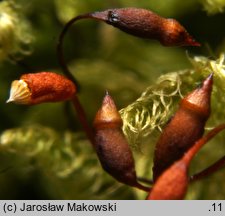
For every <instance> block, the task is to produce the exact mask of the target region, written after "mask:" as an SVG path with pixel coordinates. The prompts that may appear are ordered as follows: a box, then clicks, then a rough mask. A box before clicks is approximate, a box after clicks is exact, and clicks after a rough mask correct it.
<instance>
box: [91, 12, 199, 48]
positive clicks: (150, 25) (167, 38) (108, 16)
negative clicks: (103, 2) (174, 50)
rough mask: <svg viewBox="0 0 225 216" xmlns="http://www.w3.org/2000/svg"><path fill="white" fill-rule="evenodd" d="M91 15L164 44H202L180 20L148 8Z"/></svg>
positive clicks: (129, 32) (125, 30)
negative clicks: (160, 14)
mask: <svg viewBox="0 0 225 216" xmlns="http://www.w3.org/2000/svg"><path fill="white" fill-rule="evenodd" d="M91 16H92V17H93V18H96V19H99V20H103V21H105V22H106V23H108V24H110V25H112V26H114V27H117V28H119V29H120V30H122V31H124V32H127V33H128V34H132V35H134V36H137V37H142V38H148V39H156V40H159V41H160V43H161V44H162V45H164V46H200V44H199V43H198V42H196V41H195V40H194V39H193V37H192V36H191V35H190V34H189V33H188V32H187V31H186V29H185V28H184V27H183V26H182V25H181V24H180V23H179V22H178V21H176V20H175V19H166V18H164V17H161V16H159V15H157V14H156V13H153V12H152V11H149V10H146V9H140V8H119V9H116V8H115V9H108V10H106V11H102V12H95V13H92V14H91Z"/></svg>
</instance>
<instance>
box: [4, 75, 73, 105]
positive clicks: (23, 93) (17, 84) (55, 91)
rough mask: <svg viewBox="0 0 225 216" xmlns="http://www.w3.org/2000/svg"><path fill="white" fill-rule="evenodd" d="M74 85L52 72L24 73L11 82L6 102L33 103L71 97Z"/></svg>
mask: <svg viewBox="0 0 225 216" xmlns="http://www.w3.org/2000/svg"><path fill="white" fill-rule="evenodd" d="M75 93H76V86H75V85H74V84H73V82H72V81H70V80H69V79H67V78H66V77H64V76H62V75H60V74H56V73H53V72H39V73H29V74H24V75H22V76H21V77H20V80H15V81H13V82H12V84H11V89H10V96H9V99H8V100H7V103H9V102H13V103H16V104H26V105H33V104H39V103H44V102H58V101H64V100H68V99H71V98H72V97H73V95H74V94H75Z"/></svg>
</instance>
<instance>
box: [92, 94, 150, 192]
mask: <svg viewBox="0 0 225 216" xmlns="http://www.w3.org/2000/svg"><path fill="white" fill-rule="evenodd" d="M121 127H122V119H121V117H120V114H119V112H118V111H117V108H116V105H115V103H114V101H113V99H112V98H111V96H110V95H109V94H108V93H107V94H106V95H105V97H104V99H103V102H102V106H101V108H100V109H99V110H98V112H97V114H96V116H95V119H94V129H95V149H96V152H97V155H98V158H99V160H100V162H101V165H102V167H103V169H104V170H105V171H106V172H108V173H109V174H110V175H111V176H113V177H114V178H115V179H117V180H118V181H119V182H122V183H125V184H127V185H130V186H132V187H137V188H139V189H141V190H145V191H149V188H147V187H145V186H142V185H141V184H139V183H138V182H137V177H136V171H135V164H134V158H133V155H132V152H131V150H130V147H129V145H128V142H127V140H126V138H125V136H124V134H123V132H122V129H121Z"/></svg>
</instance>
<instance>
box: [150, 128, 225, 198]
mask: <svg viewBox="0 0 225 216" xmlns="http://www.w3.org/2000/svg"><path fill="white" fill-rule="evenodd" d="M224 129H225V124H221V125H219V126H217V127H215V128H214V129H212V130H211V131H210V132H209V133H207V134H206V135H205V136H204V137H202V138H201V139H199V140H198V141H196V142H195V143H194V145H193V146H192V147H191V148H190V149H188V150H187V152H185V154H184V156H183V157H182V158H181V159H179V160H178V161H176V162H175V163H173V164H172V165H171V166H170V167H169V168H168V169H166V170H165V171H164V172H163V173H162V174H161V175H160V176H159V177H158V179H157V180H156V182H155V184H154V186H153V188H152V190H151V191H150V192H149V195H148V197H147V199H154V200H178V199H183V198H184V196H185V194H186V192H187V188H188V183H189V177H188V169H189V166H190V163H191V161H192V158H193V157H194V156H195V154H196V153H197V152H198V151H199V149H200V148H201V147H202V146H203V145H204V144H206V143H207V142H208V141H209V140H210V139H212V138H213V137H214V136H215V135H216V134H218V133H219V132H220V131H222V130H224Z"/></svg>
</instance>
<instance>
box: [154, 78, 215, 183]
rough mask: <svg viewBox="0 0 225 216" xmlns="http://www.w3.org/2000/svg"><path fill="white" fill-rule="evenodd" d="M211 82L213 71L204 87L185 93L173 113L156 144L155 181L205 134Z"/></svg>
mask: <svg viewBox="0 0 225 216" xmlns="http://www.w3.org/2000/svg"><path fill="white" fill-rule="evenodd" d="M212 82H213V79H212V75H210V76H209V77H208V78H207V79H205V80H204V82H203V84H202V86H201V87H199V88H197V89H195V90H194V91H193V92H191V93H190V94H188V95H187V96H186V97H184V98H183V99H182V101H181V103H180V107H179V109H178V110H177V112H176V113H175V115H174V117H173V118H172V119H171V120H170V122H169V123H168V124H167V125H166V127H165V128H164V130H163V132H162V134H161V136H160V138H159V140H158V142H157V144H156V147H155V153H154V166H153V179H154V181H155V180H156V179H157V178H158V177H159V176H160V175H161V174H162V172H163V171H164V170H166V169H167V168H168V167H169V166H170V165H171V164H172V163H174V161H176V160H178V159H179V158H181V157H182V156H183V154H184V153H185V152H186V151H187V150H188V149H189V148H190V147H191V146H192V145H193V144H194V143H195V142H196V141H197V140H198V139H199V138H200V137H202V135H203V133H204V127H205V123H206V121H207V119H208V117H209V115H210V97H211V91H212Z"/></svg>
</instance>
